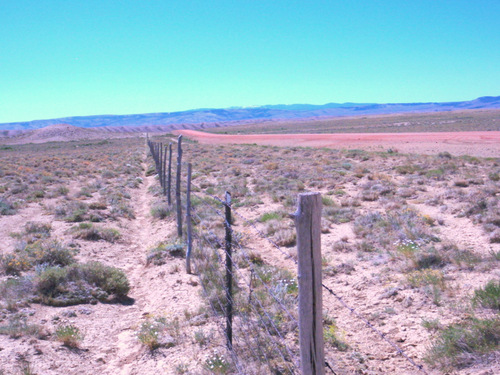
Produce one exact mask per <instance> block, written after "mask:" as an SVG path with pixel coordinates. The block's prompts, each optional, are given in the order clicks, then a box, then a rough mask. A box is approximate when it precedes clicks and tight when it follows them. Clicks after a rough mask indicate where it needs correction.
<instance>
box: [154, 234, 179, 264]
mask: <svg viewBox="0 0 500 375" xmlns="http://www.w3.org/2000/svg"><path fill="white" fill-rule="evenodd" d="M185 248H186V244H184V243H182V242H180V241H179V240H176V241H172V242H160V243H158V244H157V245H156V246H155V247H154V248H152V249H151V250H149V254H148V256H147V258H146V264H147V265H149V264H154V265H156V266H161V265H163V264H165V263H166V262H167V260H168V259H169V258H170V259H171V258H173V257H184V256H185V255H186V249H185Z"/></svg>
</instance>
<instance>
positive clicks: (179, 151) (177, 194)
mask: <svg viewBox="0 0 500 375" xmlns="http://www.w3.org/2000/svg"><path fill="white" fill-rule="evenodd" d="M181 164H182V135H179V138H178V141H177V181H175V203H176V205H177V235H178V236H179V237H182V206H181Z"/></svg>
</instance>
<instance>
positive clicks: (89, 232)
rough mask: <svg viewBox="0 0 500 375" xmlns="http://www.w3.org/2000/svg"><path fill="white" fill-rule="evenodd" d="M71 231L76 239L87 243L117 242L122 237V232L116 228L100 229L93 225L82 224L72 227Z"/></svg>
mask: <svg viewBox="0 0 500 375" xmlns="http://www.w3.org/2000/svg"><path fill="white" fill-rule="evenodd" d="M69 231H70V232H71V233H73V236H74V238H80V239H82V240H87V241H99V240H104V241H107V242H116V241H118V240H119V239H120V237H121V234H120V232H119V231H118V230H117V229H115V228H106V227H98V226H96V225H94V224H92V223H80V224H78V225H77V226H74V227H71V228H70V230H69Z"/></svg>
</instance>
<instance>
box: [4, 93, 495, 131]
mask: <svg viewBox="0 0 500 375" xmlns="http://www.w3.org/2000/svg"><path fill="white" fill-rule="evenodd" d="M464 109H500V96H483V97H479V98H477V99H474V100H469V101H461V102H421V103H351V102H347V103H326V104H320V105H316V104H276V105H263V106H257V107H231V108H203V109H191V110H187V111H177V112H158V113H145V114H131V115H92V116H72V117H63V118H56V119H46V120H33V121H23V122H10V123H2V124H0V130H31V129H40V128H43V127H46V126H51V125H56V124H61V123H64V124H69V125H73V126H78V127H81V128H98V127H114V126H122V127H137V126H150V125H154V126H166V125H174V124H175V125H179V124H198V125H205V126H207V127H210V126H217V123H223V122H230V121H251V120H253V121H269V120H271V121H273V120H289V119H300V118H309V117H345V116H359V115H377V114H393V113H405V112H438V111H453V110H464Z"/></svg>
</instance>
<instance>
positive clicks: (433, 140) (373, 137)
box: [173, 130, 500, 157]
mask: <svg viewBox="0 0 500 375" xmlns="http://www.w3.org/2000/svg"><path fill="white" fill-rule="evenodd" d="M173 133H174V134H182V135H183V136H186V137H188V138H190V139H193V140H196V141H198V142H200V143H207V144H229V143H234V144H249V143H250V144H251V143H256V144H259V145H268V146H289V147H292V146H301V147H328V148H348V149H356V148H358V149H363V150H369V151H386V150H388V149H392V150H393V151H398V152H402V153H415V154H427V155H432V154H437V153H439V152H444V151H447V152H449V153H451V154H452V155H474V156H482V157H497V156H499V155H500V132H497V131H491V132H452V133H445V132H443V133H355V134H340V133H339V134H251V135H227V134H212V133H204V132H200V131H196V130H176V131H174V132H173Z"/></svg>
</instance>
